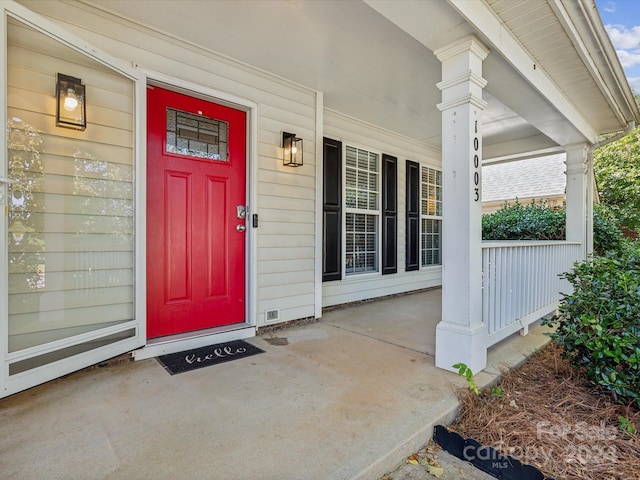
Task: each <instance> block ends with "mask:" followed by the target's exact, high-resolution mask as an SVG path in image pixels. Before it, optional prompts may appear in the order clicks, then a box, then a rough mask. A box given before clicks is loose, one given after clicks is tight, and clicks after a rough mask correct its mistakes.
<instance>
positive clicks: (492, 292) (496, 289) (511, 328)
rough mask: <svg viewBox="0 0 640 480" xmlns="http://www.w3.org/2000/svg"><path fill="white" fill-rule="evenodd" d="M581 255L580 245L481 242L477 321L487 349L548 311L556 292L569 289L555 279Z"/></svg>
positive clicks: (554, 303) (555, 302)
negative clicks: (482, 326)
mask: <svg viewBox="0 0 640 480" xmlns="http://www.w3.org/2000/svg"><path fill="white" fill-rule="evenodd" d="M581 251H582V246H581V243H580V242H565V241H491V242H482V277H483V279H482V320H483V322H484V323H485V325H487V328H488V334H489V336H488V344H487V346H491V345H494V344H495V343H497V342H499V341H500V340H502V339H504V338H506V337H508V336H509V335H511V334H513V333H515V332H517V331H518V330H523V331H524V333H526V332H527V331H528V327H529V324H531V323H533V322H535V321H536V320H538V319H540V318H542V317H543V316H545V315H547V314H549V313H551V312H553V311H554V310H555V309H556V308H557V306H558V301H559V300H560V297H561V296H560V292H563V293H569V291H570V288H571V285H570V284H569V282H567V281H566V280H564V279H561V278H560V277H559V275H560V274H561V273H563V272H568V271H569V270H571V268H572V266H573V264H574V262H576V261H577V260H578V259H579V257H580V253H581Z"/></svg>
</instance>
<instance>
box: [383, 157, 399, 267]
mask: <svg viewBox="0 0 640 480" xmlns="http://www.w3.org/2000/svg"><path fill="white" fill-rule="evenodd" d="M397 190H398V159H397V158H396V157H392V156H390V155H382V274H383V275H386V274H388V273H397V272H398V191H397Z"/></svg>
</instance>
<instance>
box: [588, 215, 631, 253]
mask: <svg viewBox="0 0 640 480" xmlns="http://www.w3.org/2000/svg"><path fill="white" fill-rule="evenodd" d="M623 239H624V237H623V235H622V232H621V231H620V227H619V224H618V220H617V219H616V217H615V215H613V213H612V212H611V209H610V208H609V207H607V206H606V205H601V204H596V205H594V206H593V253H594V254H596V255H604V254H606V253H607V252H618V251H620V249H621V248H622V245H623Z"/></svg>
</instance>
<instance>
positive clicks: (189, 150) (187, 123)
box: [166, 108, 229, 161]
mask: <svg viewBox="0 0 640 480" xmlns="http://www.w3.org/2000/svg"><path fill="white" fill-rule="evenodd" d="M228 130H229V125H228V124H227V122H224V121H222V120H216V119H215V118H208V117H203V116H202V115H195V114H193V113H189V112H183V111H181V110H175V109H173V108H167V145H166V150H167V152H168V153H178V154H180V155H187V156H189V157H197V158H207V159H210V160H223V161H228V160H229V152H228V138H227V134H228Z"/></svg>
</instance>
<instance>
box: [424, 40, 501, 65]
mask: <svg viewBox="0 0 640 480" xmlns="http://www.w3.org/2000/svg"><path fill="white" fill-rule="evenodd" d="M468 52H471V53H473V54H474V55H476V56H477V57H479V58H480V60H484V59H485V58H487V55H489V49H488V48H487V47H485V46H484V45H483V44H482V43H481V42H480V41H479V40H478V39H477V38H476V37H474V36H473V35H470V36H468V37H465V38H463V39H462V40H459V41H457V42H454V43H452V44H450V45H447V46H446V47H442V48H439V49H437V50H436V51H434V52H433V53H434V55H435V56H436V57H437V58H438V60H440V61H441V62H443V61H445V60H448V59H449V58H452V57H455V56H456V55H460V54H461V53H468Z"/></svg>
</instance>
